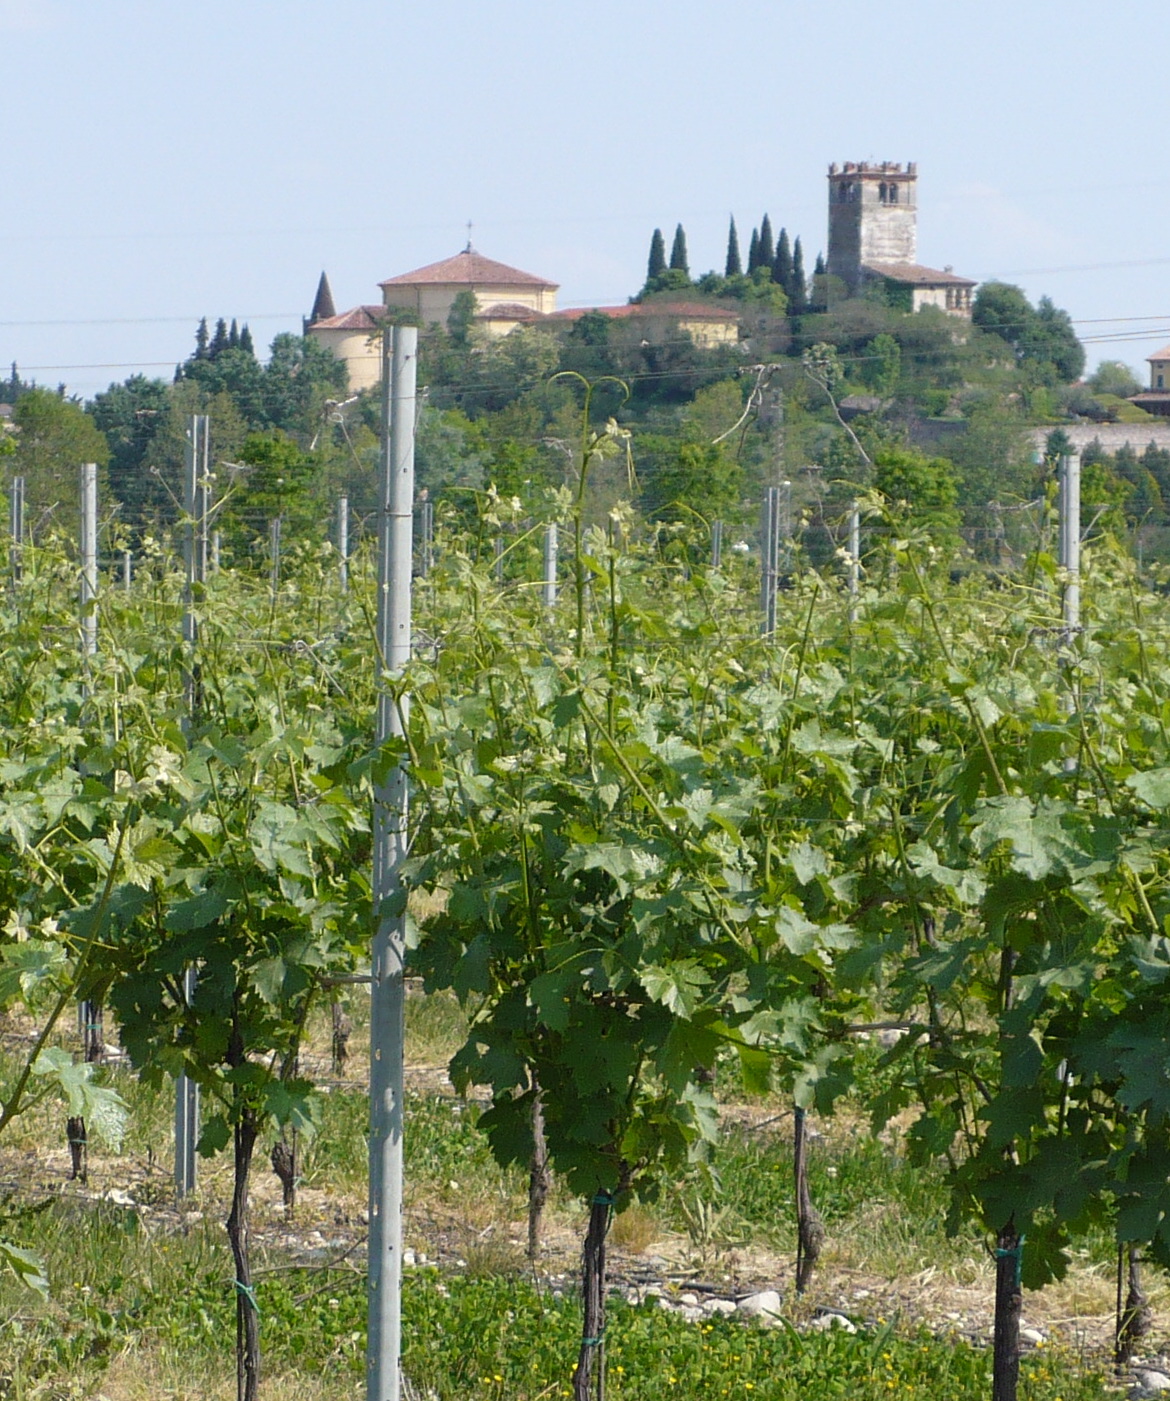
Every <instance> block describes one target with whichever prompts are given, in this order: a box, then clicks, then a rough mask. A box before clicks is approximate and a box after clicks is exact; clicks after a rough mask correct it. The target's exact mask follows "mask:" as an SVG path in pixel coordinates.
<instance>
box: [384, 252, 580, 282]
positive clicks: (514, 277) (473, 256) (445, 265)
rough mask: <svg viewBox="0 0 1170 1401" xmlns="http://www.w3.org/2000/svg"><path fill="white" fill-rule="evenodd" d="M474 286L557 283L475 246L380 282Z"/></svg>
mask: <svg viewBox="0 0 1170 1401" xmlns="http://www.w3.org/2000/svg"><path fill="white" fill-rule="evenodd" d="M464 284H466V285H467V286H471V285H475V286H479V287H552V288H555V287H556V286H557V283H555V282H548V281H546V280H545V278H543V277H537V276H536V275H535V274H534V273H531V272H521V271H520V269H519V268H510V267H508V265H507V264H506V263H497V262H496V261H495V260H494V259H492V258H485V257H484V256H483V254H482V253H477V252H476V251H475V249H474V248H465V249H464V250H463V252H462V253H456V254H455V256H454V257H453V258H444V259H443V261H442V262H441V263H428V264H427V266H426V267H425V268H415V270H414V271H413V272H404V273H403V274H402V275H401V276H400V277H388V278H387V279H386V281H385V282H379V283H378V286H379V287H419V286H438V287H450V286H453V285H460V286H462V285H464Z"/></svg>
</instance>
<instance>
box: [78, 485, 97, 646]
mask: <svg viewBox="0 0 1170 1401" xmlns="http://www.w3.org/2000/svg"><path fill="white" fill-rule="evenodd" d="M80 544H81V587H80V603H81V650H82V652H83V653H84V654H85V655H86V656H87V657H92V656H93V654H94V653H95V652H96V651H97V586H98V579H97V463H96V462H83V463H82V465H81V541H80Z"/></svg>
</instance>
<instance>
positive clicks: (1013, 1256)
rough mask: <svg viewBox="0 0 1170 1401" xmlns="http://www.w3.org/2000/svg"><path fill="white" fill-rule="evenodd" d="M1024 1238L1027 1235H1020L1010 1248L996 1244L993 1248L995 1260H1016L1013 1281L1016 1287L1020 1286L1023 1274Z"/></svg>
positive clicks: (1025, 1238)
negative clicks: (1004, 1248) (1005, 1248)
mask: <svg viewBox="0 0 1170 1401" xmlns="http://www.w3.org/2000/svg"><path fill="white" fill-rule="evenodd" d="M1026 1240H1027V1236H1021V1237H1020V1239H1019V1241H1018V1242H1017V1243H1016V1244H1015V1245H1013V1246H1012V1247H1011V1249H1010V1250H1001V1249H1000V1248H999V1247H998V1246H997V1247H996V1250H995V1258H996V1259H997V1260H1014V1261H1015V1262H1016V1272H1015V1281H1014V1282H1015V1286H1016V1288H1017V1289H1019V1287H1020V1283H1021V1280H1022V1279H1023V1274H1024V1242H1025V1241H1026Z"/></svg>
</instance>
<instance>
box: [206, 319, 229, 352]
mask: <svg viewBox="0 0 1170 1401" xmlns="http://www.w3.org/2000/svg"><path fill="white" fill-rule="evenodd" d="M227 344H228V329H227V322H226V321H225V320H224V319H223V317H222V316H221V317H220V318H219V320H218V321H217V322H216V323H215V335H213V336H212V338H211V345H210V347H209V349H208V352H207V354H208V358H209V359H211V360H214V359H215V358H216V357H217V356H218V355H219V354H220V352H221V351H224V350H226V349H227Z"/></svg>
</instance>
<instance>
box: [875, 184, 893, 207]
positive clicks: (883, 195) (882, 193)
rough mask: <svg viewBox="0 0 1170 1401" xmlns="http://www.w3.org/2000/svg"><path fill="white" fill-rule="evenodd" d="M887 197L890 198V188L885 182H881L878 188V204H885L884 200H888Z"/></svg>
mask: <svg viewBox="0 0 1170 1401" xmlns="http://www.w3.org/2000/svg"><path fill="white" fill-rule="evenodd" d="M889 196H890V187H889V186H888V185H887V184H886V182H885V181H884V180H883V181H882V183H881V184H880V185H879V186H878V201H879V203H881V204H885V202H886V200H887V199H889Z"/></svg>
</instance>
